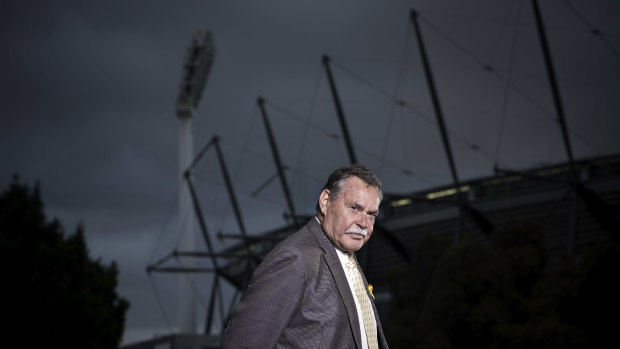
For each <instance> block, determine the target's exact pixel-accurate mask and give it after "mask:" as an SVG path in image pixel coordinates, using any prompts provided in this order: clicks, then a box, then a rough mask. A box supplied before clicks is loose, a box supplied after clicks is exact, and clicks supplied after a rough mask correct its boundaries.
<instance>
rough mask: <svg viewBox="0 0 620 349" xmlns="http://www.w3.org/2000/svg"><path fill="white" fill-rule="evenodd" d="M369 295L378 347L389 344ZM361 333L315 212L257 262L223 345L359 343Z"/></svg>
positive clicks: (342, 345)
mask: <svg viewBox="0 0 620 349" xmlns="http://www.w3.org/2000/svg"><path fill="white" fill-rule="evenodd" d="M362 275H363V273H362ZM364 283H365V284H366V285H367V284H368V283H367V282H366V278H365V277H364ZM370 301H371V304H372V306H373V309H374V312H375V318H376V320H377V336H378V341H379V347H380V348H385V349H387V348H388V345H387V342H386V341H385V337H384V335H383V328H382V327H381V322H380V321H379V314H378V313H377V309H376V307H375V304H374V301H373V298H372V297H370ZM361 336H362V333H361V331H360V324H359V319H358V316H357V309H356V308H355V301H354V300H353V294H352V293H351V289H350V287H349V283H348V282H347V278H346V276H345V273H344V269H343V268H342V264H341V263H340V260H339V259H338V255H337V253H336V250H335V249H334V245H333V244H332V242H331V241H330V240H329V239H328V238H327V236H326V235H325V233H324V232H323V229H322V228H321V225H320V224H319V223H318V222H317V221H316V219H315V218H312V219H311V220H310V221H309V222H308V223H307V224H306V225H305V226H304V227H302V228H301V229H300V230H299V231H297V232H296V233H295V234H293V235H291V236H290V237H289V238H287V239H286V240H284V241H283V242H282V243H280V244H279V245H278V246H276V247H275V248H274V249H273V250H272V251H271V252H270V253H269V254H268V255H267V257H265V259H264V260H263V262H262V263H261V264H260V265H259V266H258V268H257V269H256V271H255V272H254V275H253V276H252V279H251V280H250V283H249V285H248V288H247V290H246V291H245V292H244V294H243V296H242V297H241V300H240V302H239V305H238V306H237V308H236V310H235V311H234V313H233V315H232V316H231V321H230V323H229V325H228V327H227V328H226V329H225V330H224V333H223V334H222V343H221V348H222V349H225V348H231V349H238V348H253V349H262V348H361V347H362V340H361V338H362V337H361Z"/></svg>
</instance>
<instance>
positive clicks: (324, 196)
mask: <svg viewBox="0 0 620 349" xmlns="http://www.w3.org/2000/svg"><path fill="white" fill-rule="evenodd" d="M329 199H330V197H329V189H323V191H322V192H321V195H319V208H320V209H321V213H322V214H323V216H325V213H326V212H327V206H329Z"/></svg>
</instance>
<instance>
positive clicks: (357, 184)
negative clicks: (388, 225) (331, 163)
mask: <svg viewBox="0 0 620 349" xmlns="http://www.w3.org/2000/svg"><path fill="white" fill-rule="evenodd" d="M380 202H381V199H380V194H379V189H378V188H375V187H371V186H369V185H368V184H366V182H364V181H363V180H361V179H360V178H358V177H349V178H347V179H346V180H345V181H344V183H343V184H342V190H341V192H340V194H339V195H338V196H337V197H336V198H334V197H332V196H331V193H330V192H329V190H327V189H324V190H323V191H322V192H321V195H320V196H319V207H320V209H321V212H322V213H323V215H324V217H323V221H322V222H321V225H322V226H323V230H324V231H325V233H326V234H327V236H328V237H329V239H330V240H331V241H332V242H333V243H334V244H335V245H336V247H337V248H339V249H340V250H342V251H345V252H349V253H353V252H355V251H357V250H359V249H360V248H362V246H363V245H364V244H365V243H366V241H368V239H370V235H371V234H372V228H373V225H374V223H375V218H376V217H377V214H378V213H379V203H380Z"/></svg>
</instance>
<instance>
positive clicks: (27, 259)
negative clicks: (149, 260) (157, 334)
mask: <svg viewBox="0 0 620 349" xmlns="http://www.w3.org/2000/svg"><path fill="white" fill-rule="evenodd" d="M0 268H1V269H0V270H1V275H2V277H3V282H2V286H1V287H0V289H1V290H2V291H1V292H2V293H1V296H0V302H2V303H3V305H2V312H0V313H1V314H2V315H0V316H1V318H2V320H3V321H2V323H3V324H7V325H5V326H7V327H5V328H4V331H3V333H6V335H7V336H6V337H5V338H4V340H5V341H6V342H9V343H10V342H13V343H21V344H22V346H25V347H55V346H60V347H63V348H117V347H118V345H119V343H120V340H121V338H122V334H123V328H124V323H125V313H126V312H127V309H128V308H129V303H128V302H127V301H126V300H125V299H123V298H120V297H119V296H118V295H117V293H116V290H115V289H116V286H117V276H118V269H117V266H116V264H115V263H114V262H113V263H111V264H110V265H109V266H106V265H103V264H102V263H101V262H100V261H99V260H96V261H95V260H91V259H90V258H89V255H88V248H87V246H86V241H85V239H84V229H83V227H82V226H81V225H80V226H78V227H77V229H76V232H75V234H73V235H70V236H67V237H65V234H64V231H63V228H62V225H61V223H60V221H59V220H57V219H53V220H52V221H48V220H47V219H46V216H45V213H44V205H43V202H42V200H41V194H40V189H39V185H38V183H37V184H36V185H35V187H34V189H32V190H31V189H30V188H29V187H28V186H27V185H25V184H20V183H19V180H18V178H17V176H15V177H14V178H13V182H12V183H11V184H10V185H9V188H8V189H7V190H6V191H5V192H4V193H2V195H1V196H0ZM7 337H8V338H7Z"/></svg>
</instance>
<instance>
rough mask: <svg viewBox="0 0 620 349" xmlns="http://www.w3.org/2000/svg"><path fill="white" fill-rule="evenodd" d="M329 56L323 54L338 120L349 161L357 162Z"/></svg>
mask: <svg viewBox="0 0 620 349" xmlns="http://www.w3.org/2000/svg"><path fill="white" fill-rule="evenodd" d="M329 60H330V59H329V56H327V55H323V66H324V67H325V72H327V79H328V80H329V87H330V89H331V91H332V96H333V97H334V105H335V106H336V112H337V113H338V121H340V128H341V129H342V135H343V136H344V142H345V145H346V146H347V152H348V154H349V161H350V162H351V164H355V163H357V158H356V157H355V151H354V150H353V143H352V142H351V137H350V136H349V129H348V128H347V122H346V121H345V119H344V111H343V110H342V104H341V103H340V96H339V95H338V90H337V89H336V82H335V81H334V77H333V75H332V70H331V68H330V66H329Z"/></svg>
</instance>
